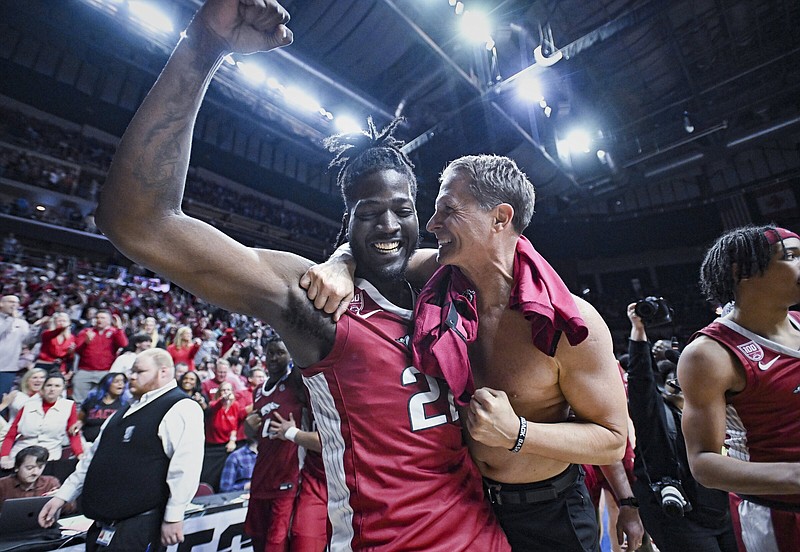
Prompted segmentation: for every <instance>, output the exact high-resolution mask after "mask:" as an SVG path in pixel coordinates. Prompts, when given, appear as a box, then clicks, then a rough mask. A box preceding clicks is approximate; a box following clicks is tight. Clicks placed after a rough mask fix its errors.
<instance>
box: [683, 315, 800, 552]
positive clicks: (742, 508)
mask: <svg viewBox="0 0 800 552" xmlns="http://www.w3.org/2000/svg"><path fill="white" fill-rule="evenodd" d="M789 316H790V318H791V322H792V324H793V325H794V326H795V328H797V329H799V330H800V313H797V312H791V311H790V312H789ZM700 334H702V335H705V336H708V337H710V338H712V339H714V340H715V341H717V342H719V343H720V344H722V345H724V346H725V347H726V348H727V349H728V350H729V351H730V352H731V353H733V355H734V356H735V357H736V358H737V360H738V361H739V363H740V364H741V365H742V367H743V368H744V372H745V377H746V384H745V388H744V389H743V390H742V391H741V392H739V393H737V394H736V395H733V396H732V397H731V399H730V402H729V404H728V407H727V438H726V440H725V444H726V446H727V447H728V455H729V456H731V457H732V458H737V459H739V460H743V461H746V462H799V461H800V416H798V411H800V351H798V350H795V349H790V348H788V347H785V346H783V345H781V344H779V343H776V342H774V341H770V340H768V339H766V338H764V337H762V336H760V335H757V334H755V333H753V332H751V331H749V330H747V329H745V328H743V327H742V326H740V325H738V324H736V323H735V322H733V321H731V320H729V319H727V318H718V319H717V320H715V321H714V322H712V323H711V324H709V325H708V326H706V327H705V328H703V329H702V330H700V331H699V332H698V333H697V334H695V335H694V336H693V339H694V338H695V337H697V336H698V335H700ZM753 499H754V500H757V499H764V500H766V501H770V503H777V506H775V507H773V508H771V509H770V508H766V507H765V506H764V505H759V504H755V503H753V502H751V501H749V500H743V501H741V500H734V501H732V504H733V505H734V506H735V508H736V510H734V512H733V514H734V523H735V525H737V526H739V527H740V529H741V532H740V534H739V535H737V536H738V537H740V538H741V539H742V540H743V542H744V543H745V548H744V549H745V550H747V551H748V552H750V551H752V550H758V551H761V550H776V551H777V550H780V551H786V550H798V542H800V513H798V512H788V511H783V510H780V508H779V507H780V505H781V504H788V505H790V507H791V508H794V509H799V510H800V494H796V495H773V496H763V497H762V496H759V497H753ZM791 528H793V529H791ZM790 529H791V530H790ZM754 531H757V532H759V533H761V535H760V536H758V537H757V538H755V540H754V541H753V542H752V543H751V545H750V546H747V544H746V543H747V542H748V539H750V538H751V536H752V535H753V532H754ZM737 532H739V531H737ZM764 535H766V536H764ZM773 538H774V539H775V541H774V542H772V541H770V540H769V539H773ZM756 542H758V545H757V546H756V544H755V543H756ZM770 542H771V543H772V545H774V546H772V545H770V544H769V543H770Z"/></svg>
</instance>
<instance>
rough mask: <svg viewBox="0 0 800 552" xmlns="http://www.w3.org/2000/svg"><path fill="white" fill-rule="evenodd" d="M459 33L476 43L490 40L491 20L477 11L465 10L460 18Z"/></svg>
mask: <svg viewBox="0 0 800 552" xmlns="http://www.w3.org/2000/svg"><path fill="white" fill-rule="evenodd" d="M461 34H463V35H464V36H465V37H466V38H467V39H468V40H470V41H472V42H477V43H488V42H490V41H492V22H491V21H490V20H489V17H488V16H487V15H486V14H485V13H483V12H479V11H473V10H467V11H465V12H464V15H463V16H462V18H461Z"/></svg>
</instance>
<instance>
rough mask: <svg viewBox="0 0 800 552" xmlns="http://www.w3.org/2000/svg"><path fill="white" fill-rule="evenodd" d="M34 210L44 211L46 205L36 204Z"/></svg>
mask: <svg viewBox="0 0 800 552" xmlns="http://www.w3.org/2000/svg"><path fill="white" fill-rule="evenodd" d="M36 210H37V211H46V210H47V207H45V206H44V205H37V206H36Z"/></svg>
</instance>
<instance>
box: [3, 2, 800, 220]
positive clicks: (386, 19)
mask: <svg viewBox="0 0 800 552" xmlns="http://www.w3.org/2000/svg"><path fill="white" fill-rule="evenodd" d="M132 3H133V2H132V1H131V2H127V1H125V0H65V1H59V2H57V1H55V0H52V1H47V0H37V1H31V2H24V3H21V2H14V1H11V0H8V1H3V2H2V12H0V13H2V14H3V16H2V19H4V20H5V21H6V22H7V23H6V24H5V25H6V27H5V31H6V32H4V33H2V34H3V35H4V37H3V39H2V41H3V42H4V44H3V45H2V46H3V51H4V57H5V58H6V62H5V64H4V65H3V67H4V69H3V72H4V73H5V74H6V75H5V77H9V76H11V77H12V78H15V79H24V78H25V77H24V74H25V72H24V71H18V72H16V73H15V74H14V75H10V74H9V71H12V70H14V71H16V70H15V69H14V67H15V65H14V64H15V63H17V62H18V61H17V60H18V58H20V57H22V56H21V53H20V52H23V51H24V50H25V48H26V47H29V48H32V46H30V43H31V42H33V41H39V42H48V43H49V44H50V45H51V47H52V48H51V49H53V50H55V53H54V54H53V55H54V56H55V58H59V56H67V55H74V56H78V57H80V56H82V55H90V53H91V52H94V54H91V55H96V54H97V52H98V51H102V53H103V55H105V56H107V57H108V58H109V59H113V60H114V62H115V64H123V65H127V66H128V67H130V68H132V69H131V71H133V72H137V71H138V72H140V73H143V74H147V75H150V79H149V80H148V78H140V79H139V80H140V81H141V83H140V86H139V88H138V89H137V92H135V93H131V94H129V95H130V96H131V98H129V100H128V104H130V105H129V107H133V105H132V104H135V103H137V102H138V101H141V98H142V96H143V94H144V93H145V92H146V90H147V88H149V86H150V84H151V83H152V79H153V78H155V75H156V74H157V72H158V70H159V68H160V66H161V65H163V62H164V60H165V57H166V55H167V53H168V52H169V50H170V49H171V46H172V45H174V43H175V40H176V38H177V32H178V31H179V30H180V29H182V28H184V27H185V26H186V24H187V23H188V21H189V19H190V17H191V13H192V12H193V11H194V10H195V9H196V8H197V6H199V5H200V2H199V1H197V0H165V1H162V2H159V5H160V7H161V8H162V9H163V10H164V11H165V13H167V14H168V16H169V17H170V18H171V19H172V21H173V22H174V31H173V32H171V33H160V34H159V33H158V32H150V31H147V30H146V29H143V28H142V26H141V25H139V26H138V27H137V26H135V25H131V24H130V23H129V22H126V17H127V16H128V15H129V13H128V10H129V6H128V4H132ZM452 3H453V4H457V5H455V6H451V5H450V4H451V2H449V1H448V0H286V1H285V2H283V4H284V6H285V7H286V8H287V9H288V10H289V11H290V13H291V14H292V20H291V23H290V27H291V28H292V30H293V32H294V36H295V43H294V44H293V45H291V46H290V47H288V48H285V49H283V50H280V51H276V52H271V53H267V54H257V55H255V56H249V57H248V58H246V59H245V58H236V60H237V61H239V62H245V63H247V64H249V65H251V67H252V65H256V66H258V67H259V68H260V69H261V70H263V71H264V72H265V74H267V75H269V76H273V77H274V78H275V79H277V81H279V82H277V83H276V82H275V81H271V82H270V81H262V82H261V83H260V84H258V85H254V84H252V82H248V81H245V80H243V79H242V78H241V75H240V74H239V73H238V72H237V71H239V69H240V68H238V67H236V66H233V65H230V66H227V65H226V66H225V69H224V70H223V71H221V72H220V74H219V76H218V78H217V81H218V84H217V85H215V87H216V90H212V91H213V92H214V94H215V96H214V97H213V99H214V101H216V102H218V103H219V104H220V105H223V106H224V108H225V109H228V110H231V111H238V112H242V113H247V114H248V117H251V118H252V119H253V120H254V121H261V122H263V123H264V124H265V125H267V126H269V128H270V129H271V132H273V133H274V134H275V135H276V136H278V137H279V139H280V140H281V142H282V144H283V147H286V148H289V149H291V150H292V151H293V152H294V155H295V156H296V157H297V158H299V159H305V160H307V161H308V162H309V163H311V164H314V163H316V164H320V165H324V163H325V161H326V159H327V158H328V157H327V155H326V154H325V152H324V151H323V150H322V148H321V145H320V144H321V140H322V138H323V137H324V136H326V135H328V134H331V133H333V132H336V122H337V119H338V118H339V117H340V116H343V115H349V116H351V117H352V118H354V119H357V120H360V121H363V120H364V119H365V118H366V116H368V115H371V116H373V117H374V118H375V120H376V122H377V123H378V124H385V123H386V122H388V121H389V120H390V119H391V118H392V117H394V116H396V115H403V116H404V117H405V118H406V123H405V124H404V126H403V127H402V130H401V135H402V136H401V137H402V138H404V139H405V140H406V141H407V142H408V145H407V151H408V152H409V153H410V154H411V157H412V159H413V160H414V162H415V163H416V165H417V169H418V172H419V175H420V178H421V182H422V185H421V188H420V190H421V197H422V199H421V201H420V205H421V206H426V204H430V203H432V198H433V197H434V196H435V189H436V177H437V175H438V173H439V172H440V171H441V169H442V168H443V167H444V165H445V164H446V162H447V161H449V160H451V159H453V158H455V157H457V156H459V155H463V154H468V153H479V152H492V153H500V154H506V155H510V156H512V157H514V158H515V159H516V160H517V161H518V162H519V163H520V164H521V165H522V166H523V167H524V168H525V170H526V171H527V172H528V173H529V175H530V176H531V177H532V180H533V181H534V183H535V184H536V186H537V194H538V197H537V217H536V221H537V222H538V223H558V222H561V223H565V222H568V221H571V220H577V219H580V220H584V221H591V220H595V219H602V220H604V221H608V220H620V221H624V220H629V219H631V218H636V217H642V216H645V215H647V214H649V213H650V214H654V215H655V214H658V213H669V212H677V211H681V210H683V211H685V210H686V209H687V208H691V207H695V208H701V206H705V207H707V208H708V209H711V210H713V211H715V212H717V213H719V216H720V217H721V224H722V226H732V225H737V224H740V223H744V222H750V220H756V219H759V218H760V217H761V218H764V217H766V218H770V217H771V218H773V219H775V218H776V217H777V218H780V217H783V216H788V217H791V216H794V217H795V218H796V216H797V215H796V213H795V214H794V215H792V214H791V211H792V210H794V211H795V212H796V211H797V204H796V201H797V194H798V187H800V184H798V182H800V176H798V175H800V153H799V149H798V144H800V131H799V130H798V129H800V124H798V123H800V105H799V104H800V71H798V67H800V3H798V2H797V1H796V0H771V1H759V0H691V1H665V0H640V1H628V0H594V1H592V2H587V1H585V0H535V1H530V0H529V1H522V0H496V1H493V2H489V1H479V0H474V1H471V0H463V3H464V5H462V6H461V9H462V10H463V11H462V13H461V14H456V10H457V9H458V6H459V5H461V2H458V3H456V2H452ZM478 11H483V12H484V13H485V14H487V15H488V16H489V19H490V20H491V24H490V27H489V28H488V33H489V34H490V36H491V42H492V44H490V46H492V45H493V49H492V50H489V49H487V46H486V38H487V37H485V36H484V34H485V33H478V32H477V31H471V36H469V34H470V33H467V35H468V36H465V35H464V33H462V32H461V30H460V24H461V21H462V20H463V19H464V18H465V16H466V12H470V13H473V14H474V13H475V12H478ZM8 31H13V32H8ZM28 33H29V34H28ZM26 34H27V36H26ZM469 38H473V39H480V41H478V42H470V40H468V39H469ZM65 44H67V45H68V46H65ZM26 45H28V46H26ZM36 55H37V56H39V55H41V54H36ZM557 58H560V59H558V60H557ZM52 63H54V64H56V65H58V64H61V63H64V62H63V60H62V59H60V58H59V59H54V60H53V61H52ZM34 65H35V63H34ZM54 71H55V72H57V71H58V69H54ZM109 71H112V72H114V73H115V74H116V73H119V68H117V67H115V68H111V67H109ZM130 74H132V73H126V75H130ZM95 78H96V79H97V83H96V84H95V86H96V87H97V88H101V87H102V85H101V83H100V81H101V80H102V79H103V78H108V76H107V75H104V74H99V75H96V77H95ZM125 78H128V76H126V77H125ZM291 87H294V88H291ZM89 88H90V89H91V86H89ZM212 88H213V87H212ZM289 88H291V90H292V91H293V92H292V93H287V90H288V89H289ZM298 89H299V90H301V91H302V92H303V94H304V95H303V97H304V98H306V99H308V97H310V98H311V99H312V100H313V101H312V102H311V104H312V105H311V108H310V109H306V110H305V111H303V109H302V106H301V107H298V105H297V103H295V104H291V105H290V100H292V99H294V100H297V99H298V94H299V93H296V94H295V93H294V92H296V90H298ZM6 90H8V87H4V88H3V87H0V91H2V92H3V93H8V92H6ZM15 90H17V95H20V93H19V90H22V88H15ZM306 95H307V96H306ZM292 96H294V97H292ZM314 102H316V103H314ZM301 104H302V102H301ZM306 104H308V102H306ZM123 107H124V106H123ZM306 107H308V105H306ZM317 107H319V109H317V110H316V111H315V110H314V109H315V108H317ZM328 114H330V115H328ZM128 116H129V115H128ZM331 116H333V119H331ZM123 118H124V117H123ZM576 131H579V132H578V133H577V134H576V133H575V132H576ZM581 132H582V133H583V134H581ZM570 140H572V141H570ZM787 190H788V194H787ZM331 193H335V191H331ZM748 194H749V195H748ZM752 194H756V195H757V196H758V197H759V198H760V197H762V196H763V198H766V199H764V201H772V202H773V203H775V202H777V204H776V206H774V207H775V209H773V210H772V211H770V210H769V209H768V208H766V209H765V210H761V211H758V210H756V211H754V210H753V209H754V208H753V207H752V206H750V203H752V202H751V201H750V200H751V199H752V198H753V197H755V196H753V195H752ZM759 194H760V195H759ZM698 212H699V213H707V212H708V210H707V209H706V210H703V209H702V208H701V210H700V211H698ZM423 215H425V211H424V208H423ZM718 225H719V224H718ZM718 225H717V226H718Z"/></svg>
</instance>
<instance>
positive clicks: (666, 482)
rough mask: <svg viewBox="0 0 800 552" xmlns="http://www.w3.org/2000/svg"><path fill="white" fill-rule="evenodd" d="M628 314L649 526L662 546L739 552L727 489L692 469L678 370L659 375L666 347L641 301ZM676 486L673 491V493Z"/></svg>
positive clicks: (640, 480)
mask: <svg viewBox="0 0 800 552" xmlns="http://www.w3.org/2000/svg"><path fill="white" fill-rule="evenodd" d="M627 314H628V318H629V319H630V321H631V333H630V340H629V342H628V357H629V360H628V394H629V411H630V416H631V419H632V420H633V425H634V428H635V429H636V453H637V454H636V459H635V461H634V473H635V475H636V481H635V482H634V486H633V488H634V494H635V495H636V498H637V499H638V501H639V505H640V512H641V516H642V521H644V524H645V528H646V529H647V532H648V533H649V534H650V536H651V537H652V538H653V541H654V542H655V543H656V545H657V546H658V548H659V550H661V551H662V552H683V551H685V550H697V551H698V552H720V551H726V552H736V539H735V538H734V535H733V526H732V525H731V518H730V514H729V512H728V494H727V493H725V492H722V491H718V490H715V489H707V488H705V487H703V486H702V485H700V484H699V483H698V482H697V481H696V480H695V479H694V478H693V477H692V474H691V472H690V471H689V469H688V468H689V461H688V459H687V458H686V441H685V440H684V436H683V432H682V431H681V418H682V416H683V394H682V393H681V389H680V386H679V385H678V383H677V380H676V379H674V377H675V374H674V372H673V373H671V374H670V373H667V374H665V376H666V378H668V379H667V380H666V381H663V380H662V381H657V380H656V377H657V376H658V373H657V372H655V371H654V370H653V361H654V360H655V359H656V358H657V354H658V356H660V357H661V358H664V352H665V351H664V350H663V349H662V351H660V352H659V353H656V352H655V351H653V352H651V347H650V343H649V341H648V340H647V333H646V330H645V325H644V322H643V321H642V319H641V318H640V317H639V315H637V314H636V303H631V304H630V305H628V309H627ZM660 341H661V342H663V343H670V342H669V341H666V340H660ZM653 349H655V346H653ZM669 362H670V361H668V360H661V361H659V364H662V363H669ZM673 489H674V493H675V494H674V496H673V495H671V494H669V493H672V490H673ZM665 493H667V494H665ZM665 497H666V501H665Z"/></svg>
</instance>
